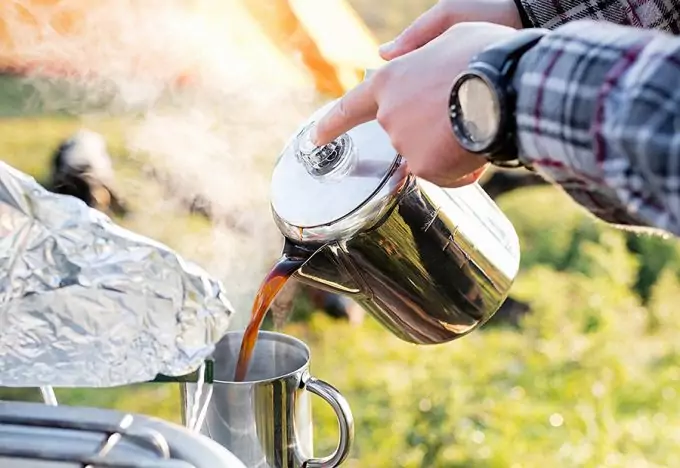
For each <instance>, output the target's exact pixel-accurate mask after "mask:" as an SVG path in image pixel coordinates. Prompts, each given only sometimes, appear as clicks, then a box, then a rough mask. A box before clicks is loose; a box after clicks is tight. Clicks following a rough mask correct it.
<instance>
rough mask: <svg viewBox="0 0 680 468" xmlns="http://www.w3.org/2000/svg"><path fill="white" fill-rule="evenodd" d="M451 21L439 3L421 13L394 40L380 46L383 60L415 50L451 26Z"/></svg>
mask: <svg viewBox="0 0 680 468" xmlns="http://www.w3.org/2000/svg"><path fill="white" fill-rule="evenodd" d="M449 23H450V21H449V19H448V15H447V14H446V11H445V10H444V9H443V8H441V7H440V6H439V4H437V5H435V6H433V7H432V8H430V9H429V10H427V11H426V12H425V13H423V14H422V15H420V17H418V19H416V20H415V21H414V22H413V23H411V25H410V26H409V27H408V28H406V29H405V30H404V31H403V32H402V33H401V34H400V35H399V36H398V37H397V38H396V39H394V40H393V41H392V42H387V43H385V44H383V45H382V46H380V50H379V53H380V56H381V57H382V58H383V60H392V59H395V58H397V57H400V56H402V55H405V54H408V53H409V52H413V51H414V50H416V49H419V48H420V47H422V46H424V45H425V44H427V43H428V42H430V41H431V40H432V39H434V38H436V37H437V36H439V35H440V34H442V33H443V32H444V31H446V30H447V29H448V28H449V26H451V24H449Z"/></svg>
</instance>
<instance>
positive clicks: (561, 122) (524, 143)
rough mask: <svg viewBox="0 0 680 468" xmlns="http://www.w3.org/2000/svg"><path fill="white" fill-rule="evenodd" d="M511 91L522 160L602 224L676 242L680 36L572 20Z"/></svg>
mask: <svg viewBox="0 0 680 468" xmlns="http://www.w3.org/2000/svg"><path fill="white" fill-rule="evenodd" d="M649 3H650V4H651V3H652V2H649ZM653 4H654V5H656V4H657V2H654V3H653ZM571 11H572V12H573V9H572V10H571ZM677 11H680V10H677ZM677 11H676V13H677ZM570 14H571V13H570ZM515 86H516V89H517V92H518V94H517V115H516V118H517V133H518V144H519V147H520V159H521V160H522V161H524V162H525V163H527V164H530V165H532V166H533V167H534V168H535V169H536V170H537V172H539V173H540V174H542V175H543V176H544V177H545V178H547V179H548V180H552V181H553V182H555V183H557V184H559V185H560V186H561V187H562V188H564V189H565V190H566V191H567V193H569V194H570V195H571V196H572V197H573V198H574V199H575V200H576V201H577V202H578V203H580V204H581V205H583V206H584V207H586V208H587V209H588V210H589V211H590V212H592V213H593V214H595V215H596V216H598V217H600V218H601V219H603V220H605V221H608V222H610V223H614V224H620V225H629V226H647V227H652V228H659V229H662V230H664V231H668V232H671V233H674V234H676V235H680V37H675V36H672V35H670V34H666V33H662V32H660V31H654V30H643V29H637V28H631V27H624V26H618V25H614V24H609V23H602V22H594V21H590V20H583V21H573V22H571V23H569V24H567V25H565V26H560V27H558V28H557V29H554V30H553V31H552V32H551V33H549V34H548V35H547V36H546V37H545V38H543V39H542V40H541V41H540V42H539V43H538V44H537V45H536V46H535V47H534V48H533V49H532V50H531V51H529V52H528V53H526V54H525V55H524V57H523V58H522V59H521V61H520V64H519V67H518V70H517V72H516V75H515Z"/></svg>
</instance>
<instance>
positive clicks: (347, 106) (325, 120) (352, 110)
mask: <svg viewBox="0 0 680 468" xmlns="http://www.w3.org/2000/svg"><path fill="white" fill-rule="evenodd" d="M370 83H371V80H370V79H368V80H365V81H362V82H361V83H360V84H359V85H358V86H357V87H356V88H354V89H352V90H351V91H349V92H348V93H347V94H345V95H344V96H343V97H341V98H340V99H339V100H338V102H336V103H335V105H334V106H333V107H332V108H331V110H330V111H328V113H326V115H324V116H323V117H321V119H319V120H318V121H317V123H316V125H315V127H314V133H313V134H312V139H313V141H314V144H315V145H316V146H323V145H325V144H327V143H330V142H331V141H333V140H335V139H336V138H338V137H339V136H340V135H342V134H343V133H346V132H348V131H349V130H351V129H353V128H354V127H356V126H357V125H361V124H362V123H366V122H369V121H371V120H374V119H375V118H376V115H377V114H378V103H377V101H376V98H375V95H374V93H373V88H372V87H371V86H370Z"/></svg>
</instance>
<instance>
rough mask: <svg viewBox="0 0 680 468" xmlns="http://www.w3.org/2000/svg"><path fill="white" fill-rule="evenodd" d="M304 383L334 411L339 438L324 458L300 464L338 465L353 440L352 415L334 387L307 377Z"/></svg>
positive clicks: (310, 467) (311, 467)
mask: <svg viewBox="0 0 680 468" xmlns="http://www.w3.org/2000/svg"><path fill="white" fill-rule="evenodd" d="M304 385H305V388H306V389H307V390H309V391H310V392H311V393H313V394H314V395H317V396H320V397H321V398H323V399H324V400H326V402H327V403H328V404H329V405H331V408H333V410H334V411H335V415H336V416H337V417H338V425H339V429H340V440H339V441H338V447H337V448H336V449H335V452H333V453H332V454H331V455H329V456H327V457H324V458H311V459H309V460H307V461H306V462H304V463H303V464H302V466H303V468H334V467H336V466H340V464H341V463H342V462H344V461H345V459H346V458H347V456H348V455H349V451H350V449H351V447H352V442H353V441H354V416H352V410H351V409H350V407H349V403H347V400H345V397H343V396H342V395H341V394H340V392H339V391H338V390H337V389H336V388H335V387H333V386H332V385H331V384H329V383H326V382H324V381H323V380H319V379H316V378H314V377H308V378H307V381H306V382H305V383H304Z"/></svg>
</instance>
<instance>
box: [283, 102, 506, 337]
mask: <svg viewBox="0 0 680 468" xmlns="http://www.w3.org/2000/svg"><path fill="white" fill-rule="evenodd" d="M328 108H329V106H326V107H325V108H322V109H321V110H319V111H318V112H317V113H316V114H315V115H313V116H312V117H311V118H310V121H309V122H307V123H306V124H305V125H304V126H303V127H302V128H301V130H300V131H299V132H298V133H296V135H295V137H293V139H292V140H291V141H290V142H289V144H288V145H287V146H286V148H285V149H284V152H283V153H282V155H281V156H280V157H279V160H278V161H277V165H276V167H275V170H274V175H273V179H272V211H273V215H274V219H275V222H276V224H277V226H278V227H279V229H280V231H281V232H282V234H283V235H284V237H285V245H284V255H287V256H289V257H296V256H297V257H303V258H306V261H305V262H304V264H303V265H302V266H301V267H300V268H299V270H298V271H297V272H296V273H295V274H294V277H295V278H296V279H297V280H299V281H301V282H303V283H306V284H309V285H311V286H314V287H317V288H321V289H325V290H328V291H331V292H335V293H339V294H343V295H346V296H348V297H350V298H351V299H353V300H354V301H356V302H357V303H358V304H360V305H361V306H362V307H363V308H364V309H365V310H366V311H367V312H369V313H370V314H371V315H373V316H374V317H375V318H376V319H377V320H378V321H380V322H381V323H382V324H383V325H384V326H385V327H386V328H387V329H389V330H390V331H391V332H392V333H393V334H395V335H396V336H398V337H399V338H401V339H403V340H405V341H408V342H412V343H416V344H437V343H444V342H448V341H451V340H454V339H456V338H459V337H461V336H464V335H466V334H467V333H469V332H470V331H472V330H474V329H475V328H477V327H479V326H480V325H482V324H483V323H484V322H486V321H487V320H488V319H489V318H490V317H491V316H492V315H493V314H494V313H495V312H496V311H497V310H498V308H499V307H500V306H501V305H502V303H503V301H504V300H505V299H506V298H507V295H508V292H509V290H510V287H511V286H512V283H513V281H514V279H515V276H516V275H517V271H518V268H519V260H520V249H519V242H518V238H517V234H516V232H515V230H514V228H513V226H512V224H511V223H510V221H509V220H508V219H507V218H506V217H505V215H504V214H503V213H502V212H501V210H500V209H499V208H498V207H497V206H496V204H495V203H494V202H493V200H491V198H490V197H489V196H488V195H487V194H486V193H485V192H484V190H483V189H482V188H481V187H480V186H479V185H478V184H472V185H468V186H465V187H460V188H455V189H444V188H441V187H438V186H435V185H433V184H431V183H429V182H427V181H425V180H422V179H419V178H417V177H415V176H414V175H413V174H411V173H410V172H409V170H408V167H407V164H406V161H405V159H404V158H403V157H402V156H401V155H399V154H398V153H397V152H396V151H395V150H394V149H393V148H392V146H391V145H390V143H389V137H388V136H387V135H386V133H385V132H384V131H383V129H382V128H381V127H380V126H379V125H378V123H377V122H375V121H373V122H369V123H366V124H363V125H360V126H359V127H356V128H355V129H353V130H351V131H349V132H348V133H347V134H345V135H343V136H342V137H341V138H340V139H338V140H336V141H335V142H333V143H331V144H330V145H327V146H326V147H323V148H315V147H313V146H312V145H310V144H309V130H310V128H312V127H313V123H314V122H315V121H316V119H318V117H319V116H320V115H322V114H323V113H324V112H326V111H327V110H328Z"/></svg>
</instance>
